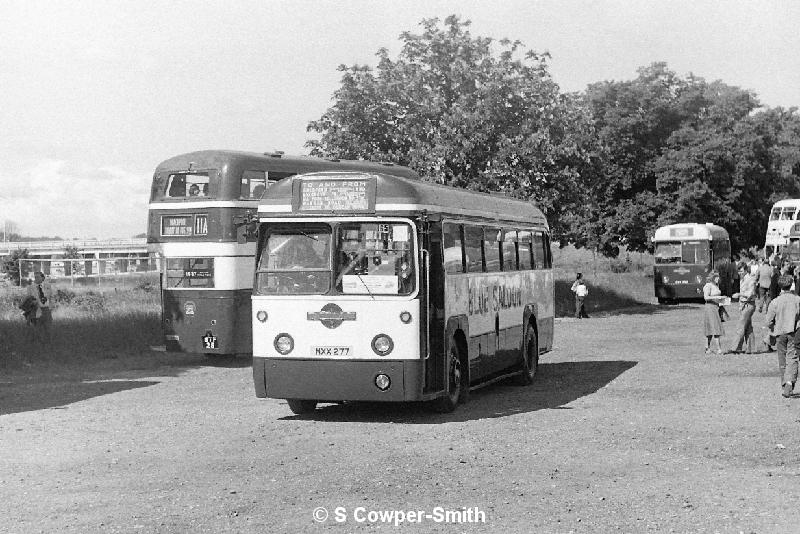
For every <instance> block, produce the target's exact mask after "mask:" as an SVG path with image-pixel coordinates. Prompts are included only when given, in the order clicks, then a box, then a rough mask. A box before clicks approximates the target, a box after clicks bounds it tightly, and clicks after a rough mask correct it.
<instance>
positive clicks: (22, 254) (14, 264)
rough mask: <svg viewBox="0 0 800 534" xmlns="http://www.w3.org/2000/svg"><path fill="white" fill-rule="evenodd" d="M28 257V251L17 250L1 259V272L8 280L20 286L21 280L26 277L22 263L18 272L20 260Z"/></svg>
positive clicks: (23, 263)
mask: <svg viewBox="0 0 800 534" xmlns="http://www.w3.org/2000/svg"><path fill="white" fill-rule="evenodd" d="M29 257H30V254H29V253H28V249H18V250H14V251H12V252H11V254H10V255H9V256H6V257H5V258H3V262H2V268H3V272H4V273H5V274H6V276H8V278H9V279H10V280H11V281H12V282H14V284H16V285H20V284H21V279H22V278H24V277H25V276H26V275H27V271H26V270H25V262H22V271H20V260H24V259H27V258H29Z"/></svg>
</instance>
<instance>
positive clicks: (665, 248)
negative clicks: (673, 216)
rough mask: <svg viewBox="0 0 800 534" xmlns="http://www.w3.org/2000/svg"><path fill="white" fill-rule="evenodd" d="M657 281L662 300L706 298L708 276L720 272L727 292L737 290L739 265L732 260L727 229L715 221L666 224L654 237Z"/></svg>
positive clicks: (661, 302)
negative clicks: (713, 271) (714, 222)
mask: <svg viewBox="0 0 800 534" xmlns="http://www.w3.org/2000/svg"><path fill="white" fill-rule="evenodd" d="M652 240H653V245H654V248H655V251H654V255H655V265H654V266H653V283H654V285H655V294H656V297H657V298H658V302H659V303H660V304H663V303H665V302H668V301H676V300H680V299H702V298H703V286H704V285H705V283H706V276H708V273H710V272H711V270H712V269H713V270H716V271H718V272H719V274H720V289H721V290H722V293H723V294H725V295H728V296H730V295H732V294H733V293H734V292H736V290H737V289H736V287H735V286H736V269H735V267H734V266H733V264H732V263H731V242H730V238H729V236H728V232H727V230H725V229H724V228H723V227H721V226H717V225H715V224H711V223H706V224H698V223H680V224H670V225H667V226H662V227H661V228H659V229H657V230H656V232H655V236H654V237H653V239H652Z"/></svg>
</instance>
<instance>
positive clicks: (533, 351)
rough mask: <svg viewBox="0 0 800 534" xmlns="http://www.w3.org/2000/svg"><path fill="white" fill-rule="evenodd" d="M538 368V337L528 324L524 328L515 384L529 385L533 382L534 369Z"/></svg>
mask: <svg viewBox="0 0 800 534" xmlns="http://www.w3.org/2000/svg"><path fill="white" fill-rule="evenodd" d="M538 369H539V338H538V337H537V336H536V330H534V329H533V327H532V326H530V325H528V326H527V327H526V328H525V338H524V340H523V345H522V369H521V370H520V373H519V374H518V375H517V384H518V385H520V386H529V385H531V384H533V379H534V378H535V377H536V371H537V370H538Z"/></svg>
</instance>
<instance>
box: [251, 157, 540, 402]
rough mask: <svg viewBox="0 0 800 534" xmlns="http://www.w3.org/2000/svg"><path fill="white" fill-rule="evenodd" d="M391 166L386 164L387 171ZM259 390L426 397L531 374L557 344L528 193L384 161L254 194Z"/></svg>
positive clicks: (304, 398) (442, 397) (442, 398)
mask: <svg viewBox="0 0 800 534" xmlns="http://www.w3.org/2000/svg"><path fill="white" fill-rule="evenodd" d="M387 172H391V171H387ZM258 209H259V213H258V217H259V243H258V250H257V255H256V256H257V260H256V261H257V264H256V274H255V282H254V285H253V319H252V320H253V379H254V383H255V393H256V396H257V397H262V398H263V397H270V398H278V399H287V401H288V405H289V408H290V409H291V410H292V411H293V412H295V413H306V412H310V411H312V410H314V409H315V408H316V406H317V404H318V403H320V402H340V401H397V402H399V401H430V403H431V405H432V406H433V407H434V408H435V409H437V410H439V411H443V412H447V411H452V410H454V409H455V408H456V406H457V404H458V403H459V402H462V401H463V400H465V399H466V397H467V395H468V393H469V390H470V388H471V387H473V386H478V385H482V384H485V383H488V382H492V381H494V380H497V379H500V378H503V377H507V376H516V377H517V380H518V381H519V382H520V383H522V384H530V383H531V382H532V381H533V379H534V376H535V375H536V371H537V367H538V362H539V355H540V354H542V353H544V352H546V351H549V350H550V349H551V348H552V345H553V319H554V305H553V298H554V294H553V272H552V259H551V254H550V239H549V228H548V224H547V220H546V219H545V217H544V215H543V214H542V212H541V211H540V210H539V209H537V208H536V207H535V206H534V205H533V204H532V203H530V202H524V201H520V200H515V199H511V198H507V197H501V196H495V195H490V194H485V193H475V192H470V191H465V190H462V189H456V188H452V187H446V186H442V185H437V184H432V183H428V182H421V181H415V180H410V179H407V178H403V177H399V176H393V175H390V174H386V173H344V172H322V173H312V174H305V175H300V176H294V177H292V178H289V179H287V180H284V181H282V182H280V183H278V184H276V185H274V186H273V187H272V188H271V189H270V190H268V191H267V193H266V194H265V195H264V197H263V198H262V200H261V203H260V205H259V208H258Z"/></svg>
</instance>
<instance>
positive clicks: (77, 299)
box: [72, 291, 106, 312]
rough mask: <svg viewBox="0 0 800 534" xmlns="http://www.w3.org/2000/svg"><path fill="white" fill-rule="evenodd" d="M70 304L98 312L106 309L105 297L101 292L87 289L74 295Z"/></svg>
mask: <svg viewBox="0 0 800 534" xmlns="http://www.w3.org/2000/svg"><path fill="white" fill-rule="evenodd" d="M72 305H73V306H75V307H76V308H80V309H83V310H86V311H91V312H99V311H103V310H105V309H106V297H105V295H103V294H101V293H95V292H94V291H87V292H86V293H80V294H77V295H74V297H73V298H72Z"/></svg>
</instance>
